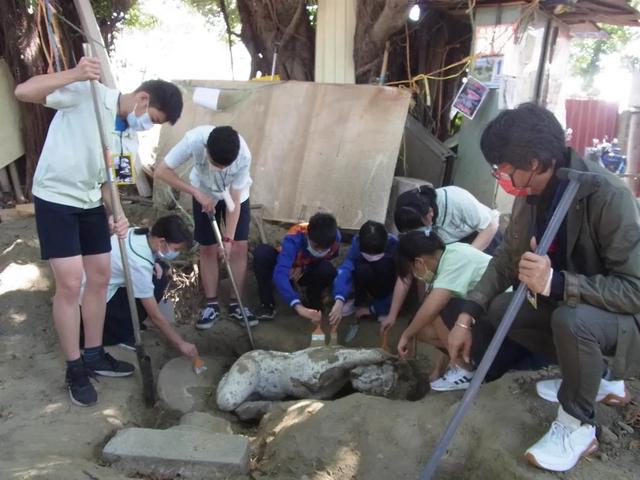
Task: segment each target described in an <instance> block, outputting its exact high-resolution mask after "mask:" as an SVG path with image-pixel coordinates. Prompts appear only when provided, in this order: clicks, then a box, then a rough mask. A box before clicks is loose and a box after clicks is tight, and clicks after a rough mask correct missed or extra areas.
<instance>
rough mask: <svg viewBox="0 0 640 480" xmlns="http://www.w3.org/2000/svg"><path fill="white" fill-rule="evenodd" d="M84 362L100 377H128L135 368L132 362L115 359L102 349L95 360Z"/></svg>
mask: <svg viewBox="0 0 640 480" xmlns="http://www.w3.org/2000/svg"><path fill="white" fill-rule="evenodd" d="M84 364H85V366H86V367H87V369H89V370H91V371H92V372H93V373H94V374H96V375H99V376H101V377H128V376H130V375H133V372H134V371H135V370H136V369H135V367H134V366H133V365H132V364H130V363H128V362H122V361H120V360H116V359H115V358H113V357H112V356H111V355H109V354H108V353H107V352H105V351H104V350H103V353H102V355H100V357H98V359H97V360H94V361H92V362H87V361H85V363H84Z"/></svg>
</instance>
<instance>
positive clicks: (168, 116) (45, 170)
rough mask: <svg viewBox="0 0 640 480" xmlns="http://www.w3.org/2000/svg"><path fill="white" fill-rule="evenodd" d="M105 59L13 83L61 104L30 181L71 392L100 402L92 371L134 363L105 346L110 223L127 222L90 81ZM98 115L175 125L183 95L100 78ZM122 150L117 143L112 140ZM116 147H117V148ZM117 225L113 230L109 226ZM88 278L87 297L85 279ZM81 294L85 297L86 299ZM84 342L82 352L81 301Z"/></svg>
mask: <svg viewBox="0 0 640 480" xmlns="http://www.w3.org/2000/svg"><path fill="white" fill-rule="evenodd" d="M99 78H100V62H99V61H98V60H97V59H95V58H87V57H84V58H82V59H80V62H79V63H78V65H77V66H76V67H75V68H72V69H70V70H66V71H63V72H57V73H52V74H45V75H37V76H35V77H32V78H30V79H29V80H27V81H26V82H24V83H21V84H20V85H18V86H17V87H16V90H15V95H16V97H17V98H18V100H21V101H23V102H31V103H42V104H44V105H45V106H47V107H49V108H53V109H55V110H57V112H56V114H55V116H54V118H53V120H52V122H51V125H50V126H49V131H48V132H47V139H46V141H45V144H44V147H43V149H42V153H41V155H40V159H39V161H38V167H37V168H36V172H35V175H34V179H33V189H32V193H33V195H34V204H35V213H36V226H37V230H38V237H39V239H40V250H41V254H42V258H43V260H49V264H50V265H51V269H52V270H53V276H54V278H55V282H56V293H55V296H54V298H53V320H54V323H55V326H56V330H57V332H58V336H59V338H60V344H61V347H62V350H63V353H64V355H65V357H66V360H67V372H66V380H67V389H68V392H69V396H70V397H71V401H72V402H73V403H74V404H76V405H80V406H89V405H93V404H94V403H96V402H97V399H98V396H97V393H96V391H95V388H94V387H93V385H92V384H91V382H90V381H89V376H93V375H107V376H129V375H131V374H132V373H133V370H134V368H133V365H131V364H129V363H126V362H121V361H118V360H116V359H115V358H113V357H112V356H111V355H109V354H108V353H106V352H105V351H104V349H103V348H102V330H103V326H104V318H105V307H106V305H105V302H104V299H105V297H106V294H107V285H108V283H109V276H110V254H109V252H110V251H111V243H110V229H111V230H113V231H115V232H116V233H118V234H119V235H121V236H124V235H126V231H127V226H128V222H127V220H126V218H122V219H119V222H118V223H117V224H115V225H114V223H113V219H112V217H111V212H112V205H111V201H110V197H109V194H108V186H107V185H106V184H105V182H106V179H107V176H106V171H105V167H104V155H103V151H102V147H101V143H100V135H99V132H98V127H97V122H96V117H95V115H96V114H95V111H94V104H93V99H92V95H91V89H90V85H89V82H88V80H99ZM97 94H98V105H99V114H100V115H101V116H102V120H103V124H104V125H105V126H107V127H109V128H114V129H115V130H120V131H124V130H127V129H131V130H136V131H141V130H146V129H149V128H151V127H152V126H153V124H154V123H164V122H171V123H175V122H176V120H177V119H178V117H180V114H181V112H182V95H181V93H180V90H179V89H178V88H177V87H176V86H175V85H173V84H171V83H168V82H163V81H161V80H153V81H149V82H145V83H143V84H142V85H141V86H140V87H138V89H137V90H136V91H134V92H131V93H127V94H120V93H119V92H118V91H117V90H112V89H110V88H107V87H105V86H104V85H101V84H97ZM114 146H115V147H116V149H114V148H113V147H114ZM111 147H112V151H115V152H116V153H117V151H118V150H117V149H119V146H117V145H112V146H111ZM110 227H111V228H110ZM83 276H86V285H85V288H84V292H83V293H82V299H81V284H82V279H83ZM81 300H82V302H81ZM80 303H82V304H83V305H85V308H84V309H83V320H84V321H83V329H84V339H85V349H84V352H83V354H82V356H81V355H80V348H79V345H80V341H79V340H80V308H79V305H80Z"/></svg>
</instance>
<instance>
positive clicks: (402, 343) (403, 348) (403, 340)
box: [398, 333, 411, 358]
mask: <svg viewBox="0 0 640 480" xmlns="http://www.w3.org/2000/svg"><path fill="white" fill-rule="evenodd" d="M410 343H411V338H409V337H408V336H406V335H405V334H404V333H403V334H402V336H401V337H400V340H399V341H398V355H400V356H401V357H402V358H407V357H408V356H409V354H410V353H411V352H410V349H409V344H410Z"/></svg>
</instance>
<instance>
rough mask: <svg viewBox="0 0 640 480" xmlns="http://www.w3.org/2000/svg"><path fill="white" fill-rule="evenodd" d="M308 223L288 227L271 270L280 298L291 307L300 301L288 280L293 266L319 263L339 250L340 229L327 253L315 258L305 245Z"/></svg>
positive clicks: (306, 244) (333, 255)
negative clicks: (274, 266)
mask: <svg viewBox="0 0 640 480" xmlns="http://www.w3.org/2000/svg"><path fill="white" fill-rule="evenodd" d="M308 228H309V224H308V223H299V224H297V225H294V226H293V227H291V228H290V229H289V231H288V232H287V234H286V235H285V236H284V238H283V239H282V246H281V247H280V253H279V254H278V260H277V261H276V268H275V269H274V270H273V283H274V284H275V286H276V290H277V291H278V293H279V294H280V296H281V297H282V299H283V300H284V301H285V302H287V304H289V306H291V307H293V306H295V305H296V304H298V303H302V301H301V300H300V296H299V295H298V292H296V291H295V289H294V288H293V286H292V285H291V281H290V280H289V274H290V272H291V270H292V269H293V268H297V267H300V268H303V269H304V268H306V267H307V266H309V265H313V264H315V263H319V262H321V261H323V260H333V259H334V258H336V257H337V256H338V252H339V250H340V240H341V236H340V230H338V231H337V233H336V240H335V242H333V245H331V248H330V249H329V253H327V254H326V255H325V256H324V257H321V258H316V257H314V256H313V255H311V254H310V253H309V251H308V250H307V247H308V246H309V242H308V240H307V230H308Z"/></svg>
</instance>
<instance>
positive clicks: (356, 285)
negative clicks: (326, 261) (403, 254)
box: [329, 220, 398, 324]
mask: <svg viewBox="0 0 640 480" xmlns="http://www.w3.org/2000/svg"><path fill="white" fill-rule="evenodd" d="M397 243H398V240H397V239H396V237H394V236H393V235H391V234H389V233H387V229H386V228H385V226H384V225H383V224H381V223H379V222H374V221H372V220H369V221H367V222H365V223H364V224H363V225H362V227H360V231H359V232H358V235H356V236H355V237H354V238H353V240H352V242H351V248H350V249H349V253H348V254H347V256H346V258H345V259H344V261H343V262H342V265H340V267H338V275H337V276H336V279H335V281H334V282H333V298H334V299H335V304H334V305H333V308H332V309H331V313H330V314H329V320H330V322H331V324H337V323H339V322H340V320H342V317H343V316H348V315H351V314H352V313H353V307H354V306H355V308H356V311H355V313H356V317H357V318H361V317H364V316H367V315H374V316H376V317H378V318H379V319H380V320H382V319H384V317H385V316H386V315H387V314H388V313H389V308H390V306H391V294H392V293H393V287H394V285H395V282H396V269H395V262H394V256H395V252H396V246H397ZM352 293H353V294H355V298H354V299H353V300H351V301H347V300H346V299H347V298H349V296H350V295H351V294H352ZM367 297H371V298H372V299H373V302H372V303H371V304H370V305H367V304H366V301H367Z"/></svg>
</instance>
